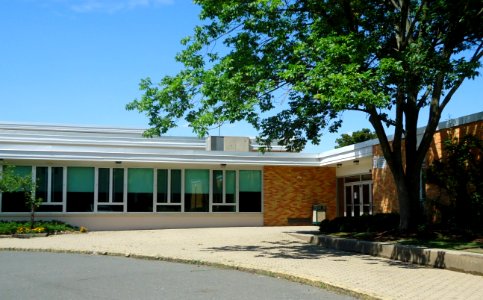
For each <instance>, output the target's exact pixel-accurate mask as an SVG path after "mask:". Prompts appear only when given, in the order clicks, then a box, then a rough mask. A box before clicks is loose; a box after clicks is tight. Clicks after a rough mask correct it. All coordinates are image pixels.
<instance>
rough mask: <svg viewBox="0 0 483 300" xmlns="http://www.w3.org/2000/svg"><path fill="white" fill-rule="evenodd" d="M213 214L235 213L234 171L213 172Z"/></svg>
mask: <svg viewBox="0 0 483 300" xmlns="http://www.w3.org/2000/svg"><path fill="white" fill-rule="evenodd" d="M212 186H213V206H212V211H213V212H236V171H231V170H230V171H222V170H213V175H212Z"/></svg>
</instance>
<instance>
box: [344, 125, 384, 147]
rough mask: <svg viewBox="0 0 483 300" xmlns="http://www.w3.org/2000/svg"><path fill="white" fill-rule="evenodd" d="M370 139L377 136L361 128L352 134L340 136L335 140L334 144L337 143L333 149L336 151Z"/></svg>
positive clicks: (367, 129)
mask: <svg viewBox="0 0 483 300" xmlns="http://www.w3.org/2000/svg"><path fill="white" fill-rule="evenodd" d="M372 139H377V134H375V133H374V132H372V131H371V130H370V129H369V128H362V129H361V130H358V131H354V132H353V133H352V134H347V133H343V134H341V135H340V138H337V139H335V142H336V143H337V145H336V146H335V148H336V149H337V148H341V147H344V146H349V145H354V144H357V143H362V142H365V141H369V140H372Z"/></svg>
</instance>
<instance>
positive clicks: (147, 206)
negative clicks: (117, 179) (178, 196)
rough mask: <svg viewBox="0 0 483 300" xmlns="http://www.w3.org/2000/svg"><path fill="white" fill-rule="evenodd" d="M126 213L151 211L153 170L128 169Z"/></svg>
mask: <svg viewBox="0 0 483 300" xmlns="http://www.w3.org/2000/svg"><path fill="white" fill-rule="evenodd" d="M127 177H128V184H127V211H128V212H152V211H153V183H154V174H153V169H128V176H127Z"/></svg>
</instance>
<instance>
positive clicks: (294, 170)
mask: <svg viewBox="0 0 483 300" xmlns="http://www.w3.org/2000/svg"><path fill="white" fill-rule="evenodd" d="M263 195H264V205H263V211H264V217H263V218H264V225H266V226H283V225H294V224H295V223H298V224H304V223H305V224H308V223H310V219H311V218H312V205H313V204H325V205H327V218H329V219H333V218H335V216H336V173H335V168H329V167H278V166H266V167H264V169H263ZM289 221H291V222H290V224H289ZM292 222H294V223H292Z"/></svg>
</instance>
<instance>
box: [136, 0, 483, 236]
mask: <svg viewBox="0 0 483 300" xmlns="http://www.w3.org/2000/svg"><path fill="white" fill-rule="evenodd" d="M195 3H197V4H199V5H200V6H201V8H202V11H201V15H200V18H201V20H202V21H203V24H204V25H200V26H197V27H196V28H195V29H194V34H193V35H192V36H190V37H188V38H186V39H184V40H183V41H182V43H183V44H184V45H185V49H184V50H183V51H182V52H181V53H179V54H178V55H177V57H176V59H177V60H178V61H179V62H181V63H182V64H183V65H184V68H183V69H182V70H181V71H180V72H179V73H178V74H176V75H174V76H165V77H163V78H162V79H161V82H160V83H159V84H158V85H154V84H153V83H152V82H151V80H150V79H149V78H146V79H144V80H142V81H141V83H140V88H141V90H142V91H143V95H142V97H141V98H140V99H138V100H134V101H133V102H131V103H129V104H128V105H127V108H128V109H132V110H138V111H140V112H144V113H146V115H147V116H148V118H149V124H150V126H151V129H149V130H148V131H146V133H145V134H146V135H148V136H150V135H151V136H152V135H160V134H164V133H165V132H166V131H167V130H168V129H170V128H173V127H175V126H176V125H177V124H178V123H179V120H180V119H185V120H186V121H188V123H189V124H190V126H191V127H192V128H193V130H194V132H196V133H197V134H198V135H200V136H204V135H206V134H207V132H208V130H209V129H210V128H212V127H217V126H219V124H222V123H226V122H236V121H240V120H246V121H248V122H249V123H250V124H252V125H253V126H254V127H255V128H257V129H258V130H259V132H260V139H261V142H264V143H265V144H266V145H270V143H271V141H272V140H279V143H280V144H283V145H286V146H287V148H288V149H289V150H292V151H299V150H301V149H303V147H304V146H305V145H306V143H307V142H308V141H311V142H312V143H314V144H318V143H320V141H321V134H322V132H323V129H324V128H326V129H328V130H329V131H331V132H334V131H336V130H337V129H338V128H339V127H340V125H341V123H342V118H341V116H342V115H341V112H343V111H345V110H354V111H360V112H363V113H366V114H367V115H368V117H369V121H370V122H371V124H372V125H373V127H374V130H375V132H376V134H377V136H378V138H379V140H380V144H381V148H382V150H383V153H384V157H385V158H386V160H387V163H388V166H389V167H390V168H391V171H392V174H393V176H394V179H395V181H396V186H397V189H398V199H399V201H400V209H401V223H402V228H404V227H405V226H406V227H407V224H408V222H407V220H408V216H409V210H410V209H409V207H410V206H411V205H409V203H410V202H411V201H412V206H414V204H415V203H417V197H418V189H419V183H418V181H419V175H418V173H419V170H420V169H421V165H422V162H423V160H424V157H425V155H426V152H427V149H428V148H429V145H430V143H431V139H432V136H433V133H434V131H435V130H436V127H437V125H438V122H439V119H440V117H441V113H442V111H443V109H444V108H445V106H446V105H447V104H448V102H449V101H450V100H451V97H452V96H453V94H454V93H455V91H456V90H457V89H458V88H459V86H460V85H461V84H462V82H463V81H464V80H465V79H467V78H473V77H475V76H477V75H478V73H477V70H478V68H479V67H480V59H481V57H482V55H483V45H482V36H483V10H482V3H481V0H461V1H447V0H419V1H417V0H385V1H375V0H336V1H335V0H334V1H332V0H327V1H320V0H300V1H296V0H257V1H235V0H219V1H210V0H196V1H195ZM427 106H429V107H430V108H429V117H428V123H427V126H426V131H425V133H424V135H423V137H422V139H421V142H420V143H419V144H418V140H417V132H416V129H417V125H418V118H419V113H420V111H421V110H422V108H424V107H427ZM386 126H387V127H391V128H392V130H393V132H391V133H392V135H393V142H392V145H391V144H390V142H389V141H388V138H387V135H386V129H385V127H386ZM403 143H404V146H405V148H406V150H405V151H404V152H403V151H402V144H403ZM403 153H404V154H403ZM403 155H405V158H404V159H403ZM404 160H405V161H407V162H408V164H407V166H403V163H402V162H403V161H404ZM410 199H412V200H411V201H410Z"/></svg>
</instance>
